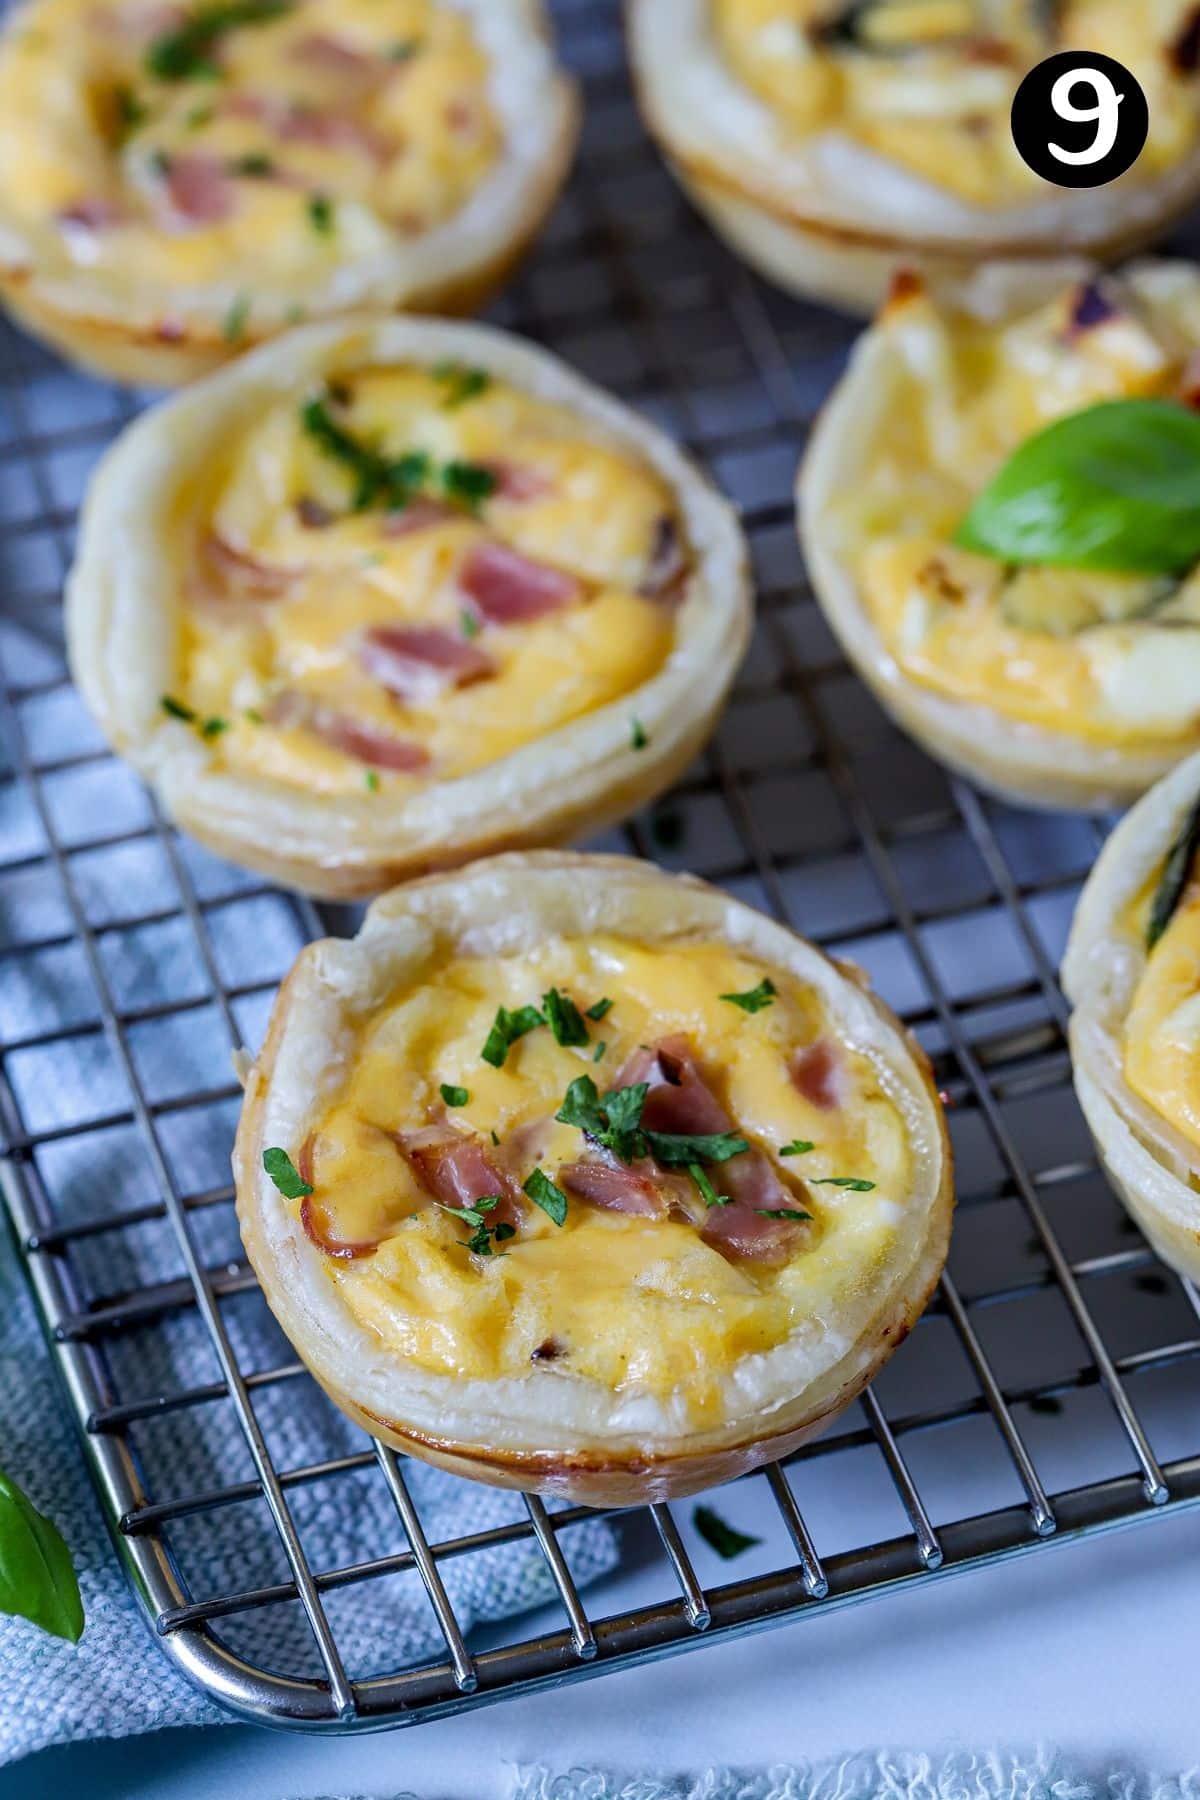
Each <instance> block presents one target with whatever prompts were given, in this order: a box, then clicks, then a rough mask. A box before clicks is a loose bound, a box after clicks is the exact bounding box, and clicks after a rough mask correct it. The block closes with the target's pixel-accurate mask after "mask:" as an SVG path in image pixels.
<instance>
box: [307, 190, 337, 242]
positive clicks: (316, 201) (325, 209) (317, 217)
mask: <svg viewBox="0 0 1200 1800" xmlns="http://www.w3.org/2000/svg"><path fill="white" fill-rule="evenodd" d="M308 222H309V224H310V225H311V226H312V228H313V230H314V231H319V232H320V234H321V236H322V237H329V236H330V235H331V234H332V231H333V226H334V217H333V201H332V200H331V199H330V198H329V195H328V194H310V195H309V196H308Z"/></svg>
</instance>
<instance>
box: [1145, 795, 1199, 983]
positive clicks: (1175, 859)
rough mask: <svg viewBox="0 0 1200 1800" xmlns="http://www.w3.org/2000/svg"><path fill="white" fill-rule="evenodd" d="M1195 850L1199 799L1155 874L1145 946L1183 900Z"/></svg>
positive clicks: (1153, 940)
mask: <svg viewBox="0 0 1200 1800" xmlns="http://www.w3.org/2000/svg"><path fill="white" fill-rule="evenodd" d="M1197 852H1200V801H1197V803H1196V805H1195V806H1194V807H1193V808H1192V810H1191V812H1190V813H1188V815H1187V817H1186V818H1185V819H1184V821H1183V824H1182V825H1181V827H1180V829H1179V832H1178V835H1177V836H1176V838H1175V842H1174V843H1173V844H1172V845H1171V849H1170V853H1169V854H1168V856H1167V860H1166V862H1165V863H1164V864H1163V872H1162V874H1161V876H1160V877H1159V882H1158V887H1157V889H1156V891H1155V895H1154V901H1153V904H1152V905H1151V908H1150V919H1149V923H1148V924H1147V926H1146V948H1147V950H1153V948H1154V946H1155V944H1157V942H1158V940H1159V938H1160V937H1161V936H1162V934H1163V932H1164V931H1165V930H1166V929H1167V926H1168V925H1169V924H1170V923H1171V920H1172V919H1173V918H1174V917H1175V912H1176V909H1177V907H1178V905H1179V902H1180V901H1181V900H1182V899H1183V896H1184V893H1185V892H1186V890H1187V885H1188V882H1189V881H1190V880H1191V877H1192V865H1193V864H1194V863H1195V860H1196V855H1197Z"/></svg>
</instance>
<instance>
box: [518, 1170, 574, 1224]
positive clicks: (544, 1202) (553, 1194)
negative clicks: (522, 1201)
mask: <svg viewBox="0 0 1200 1800" xmlns="http://www.w3.org/2000/svg"><path fill="white" fill-rule="evenodd" d="M525 1192H526V1193H527V1194H528V1195H529V1198H530V1199H531V1200H532V1201H533V1204H534V1205H535V1206H540V1207H541V1209H542V1211H543V1212H544V1213H545V1214H546V1215H547V1216H548V1217H549V1218H551V1219H553V1220H554V1223H555V1224H556V1225H562V1224H563V1223H564V1222H565V1220H566V1216H567V1196H566V1195H565V1194H564V1193H563V1191H562V1189H561V1188H560V1187H555V1185H554V1183H553V1182H552V1181H551V1179H550V1177H549V1176H548V1175H547V1174H546V1171H545V1170H544V1169H535V1170H534V1171H533V1173H532V1175H531V1176H530V1177H529V1180H528V1181H527V1182H526V1183H525Z"/></svg>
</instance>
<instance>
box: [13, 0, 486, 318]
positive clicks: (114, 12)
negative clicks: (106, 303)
mask: <svg viewBox="0 0 1200 1800" xmlns="http://www.w3.org/2000/svg"><path fill="white" fill-rule="evenodd" d="M223 11H224V12H225V13H226V15H227V16H228V17H230V18H236V17H237V15H238V14H239V11H240V13H241V16H242V22H240V23H232V24H230V26H229V28H228V29H226V30H224V31H222V32H221V33H220V34H219V35H218V36H217V37H216V38H214V39H213V41H212V43H211V45H210V46H208V47H205V45H204V44H203V43H202V44H201V45H200V46H199V54H198V55H197V54H192V55H190V56H188V57H185V69H186V72H185V73H183V74H182V75H180V76H179V77H178V78H176V79H167V78H164V76H163V75H162V74H161V73H156V72H155V70H156V66H157V65H156V61H155V59H156V58H161V56H162V54H163V51H164V46H169V45H170V43H171V42H172V34H178V32H179V29H180V26H181V24H182V25H184V26H185V27H186V24H187V21H188V20H189V19H196V18H203V17H204V16H205V15H208V16H211V17H216V16H218V15H220V14H221V13H222V12H223ZM256 14H257V15H258V16H255V15H256ZM174 41H175V42H179V41H180V40H179V39H178V36H176V37H175V40H174ZM488 79H489V76H488V65H487V62H486V59H485V58H484V56H483V54H482V52H481V51H480V49H479V47H478V45H477V44H476V42H475V39H474V36H473V33H472V30H471V27H470V25H469V23H468V22H467V20H466V19H465V18H464V17H463V16H462V15H461V14H460V13H458V12H456V11H455V10H454V9H453V8H451V7H449V6H444V5H441V6H439V5H436V4H434V3H433V0H389V4H388V5H386V6H380V5H379V3H378V0H336V4H335V3H334V0H245V3H242V0H233V4H232V5H230V6H228V7H223V6H222V5H221V4H220V0H218V3H217V4H216V5H212V6H202V7H200V8H199V9H198V10H197V11H196V12H188V11H185V10H184V9H183V8H182V7H180V8H176V7H173V6H171V5H165V6H164V5H162V4H159V3H158V0H117V4H116V5H111V4H107V3H102V0H34V3H33V4H32V5H30V6H27V7H25V8H24V9H23V10H22V12H21V15H20V20H19V23H18V25H17V26H16V27H15V28H14V29H13V30H12V31H11V32H10V33H9V35H8V36H7V37H6V39H5V41H4V47H3V52H2V53H0V185H2V187H3V190H4V194H5V199H6V204H7V205H8V206H10V207H11V208H12V210H13V212H14V214H15V215H16V217H17V218H18V219H20V220H21V221H23V222H25V223H27V224H29V225H32V226H38V225H42V226H46V227H48V228H50V229H53V230H54V231H56V232H57V233H58V234H59V235H60V238H61V242H62V244H63V246H64V247H65V249H66V251H67V253H68V254H69V255H70V256H71V257H72V259H73V260H74V261H75V262H77V263H78V264H80V265H81V266H86V267H89V268H101V269H103V268H106V267H111V268H113V269H119V270H120V271H121V272H122V273H123V274H128V275H129V276H130V277H133V276H134V275H137V276H138V277H140V278H142V279H143V280H145V281H146V282H148V283H151V284H154V285H160V284H161V285H172V284H173V285H177V286H179V287H181V288H183V287H190V286H193V285H202V284H205V283H209V282H221V283H226V284H228V283H229V282H230V281H231V280H232V279H233V278H235V277H244V279H245V282H246V294H247V300H248V302H252V301H253V298H254V295H255V293H261V292H263V291H264V290H271V289H280V290H283V291H284V292H285V293H286V292H288V291H291V290H294V289H295V288H296V287H297V286H303V285H304V284H305V283H307V282H309V281H313V280H319V279H321V278H323V277H325V276H327V275H328V274H329V273H330V272H331V271H332V270H333V269H334V268H335V267H336V266H337V264H338V263H340V262H343V261H345V260H346V259H347V258H348V257H354V258H356V259H357V258H361V257H366V256H369V255H371V254H372V253H374V252H378V251H380V250H384V249H386V248H387V247H388V245H389V244H390V243H392V242H394V241H395V240H396V238H397V237H410V236H413V235H415V234H418V233H420V232H423V231H427V230H429V229H430V228H431V227H433V226H435V225H437V224H439V223H441V222H442V221H443V220H446V219H448V218H450V217H451V215H452V214H454V213H456V212H457V211H459V209H460V208H461V207H462V206H463V205H464V203H465V202H466V201H467V200H468V199H469V197H470V195H471V194H472V192H473V191H474V190H475V188H476V187H477V186H478V185H479V183H480V182H481V181H482V180H483V178H484V177H485V176H486V175H487V174H488V172H489V170H490V169H491V167H492V165H493V164H494V163H495V161H496V160H497V158H498V156H499V154H500V149H501V139H500V131H499V127H498V123H497V120H496V118H495V115H494V113H493V110H492V107H491V104H490V102H489V98H488ZM231 329H232V328H231Z"/></svg>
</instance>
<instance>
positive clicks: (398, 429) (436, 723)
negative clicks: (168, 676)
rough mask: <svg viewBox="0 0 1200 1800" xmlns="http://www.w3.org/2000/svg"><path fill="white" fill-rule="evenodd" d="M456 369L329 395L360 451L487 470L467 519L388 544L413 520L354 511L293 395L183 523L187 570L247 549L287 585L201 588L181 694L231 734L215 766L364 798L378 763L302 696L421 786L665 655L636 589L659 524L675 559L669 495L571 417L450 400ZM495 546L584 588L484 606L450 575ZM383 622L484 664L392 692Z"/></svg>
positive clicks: (461, 514)
mask: <svg viewBox="0 0 1200 1800" xmlns="http://www.w3.org/2000/svg"><path fill="white" fill-rule="evenodd" d="M462 374H463V371H451V370H446V371H443V373H442V374H441V375H440V376H439V375H437V374H434V373H429V372H426V371H423V370H415V369H394V368H393V369H370V370H362V371H358V372H355V373H353V374H351V375H347V376H345V377H343V379H342V380H341V381H339V382H336V383H335V384H334V392H335V394H336V399H334V398H328V405H329V408H330V412H331V415H336V418H337V421H338V423H339V425H340V426H341V427H343V428H344V429H345V430H346V431H348V432H349V433H351V434H352V435H353V437H354V439H355V440H356V441H357V442H359V443H361V444H364V445H370V446H372V447H373V448H374V449H376V450H378V451H381V452H382V453H383V454H384V455H386V456H387V457H389V458H399V457H402V456H404V455H406V454H408V453H410V452H413V451H419V452H421V453H423V454H424V455H425V456H426V457H427V458H428V462H429V469H430V475H429V477H428V485H430V486H431V487H434V488H436V485H437V482H438V479H439V477H438V472H439V471H442V470H444V469H445V468H446V466H447V465H448V464H454V463H465V464H467V465H468V466H469V467H471V468H475V469H478V468H480V467H483V468H485V469H486V470H488V471H490V472H495V473H497V474H498V480H499V485H498V486H497V488H496V490H495V492H494V493H493V494H492V495H491V496H490V497H489V498H487V499H486V500H485V501H484V502H483V503H482V505H481V506H480V507H479V508H478V510H477V511H475V512H472V511H470V510H467V509H465V508H458V509H453V510H452V509H445V510H446V516H444V517H442V518H440V519H439V518H437V517H436V516H435V517H434V518H433V519H432V520H431V521H430V522H429V523H427V524H425V525H423V526H421V527H420V528H419V529H412V530H404V531H402V532H401V534H400V535H396V528H397V527H403V526H404V525H405V514H404V513H403V512H400V513H397V514H394V515H390V514H389V513H387V512H386V511H384V510H382V509H380V508H374V507H372V508H368V509H365V510H362V511H354V510H353V500H354V487H355V483H354V478H353V475H352V472H351V471H350V470H349V469H348V468H347V467H346V465H345V463H344V462H342V461H340V460H339V459H338V458H337V457H335V456H331V455H330V454H329V452H328V451H327V450H326V449H325V448H323V447H322V445H321V443H320V442H319V441H318V440H317V439H316V438H315V437H314V436H313V434H312V432H311V431H310V430H308V429H306V427H305V424H304V421H303V406H302V403H301V401H300V400H299V399H298V398H296V397H289V398H288V399H287V400H285V401H281V402H280V403H279V405H278V406H277V407H275V408H273V409H271V410H269V411H267V412H266V413H265V415H264V416H263V417H262V418H261V420H260V421H259V422H258V423H257V425H256V426H255V427H254V428H253V429H252V430H251V431H249V432H248V433H247V434H246V436H245V437H244V438H243V439H242V440H241V441H240V442H238V443H235V444H232V445H231V446H230V451H229V457H228V461H227V463H226V465H225V466H224V467H223V468H222V469H221V471H220V472H219V475H218V477H217V478H216V480H215V482H214V485H213V488H212V491H211V492H209V493H208V494H206V495H204V496H202V497H201V499H200V501H199V503H198V505H197V508H196V516H195V517H194V518H193V519H192V520H191V521H189V523H188V524H187V525H186V526H185V527H184V531H183V541H184V545H185V550H184V561H185V563H186V562H190V563H191V564H192V565H193V566H195V565H196V564H197V563H199V564H203V562H204V558H205V554H206V549H205V546H206V545H208V544H211V542H212V541H213V539H214V536H215V539H216V541H217V542H218V543H220V544H222V545H233V546H236V547H237V552H238V554H239V556H241V557H242V558H243V559H245V561H246V566H247V568H248V569H249V571H250V579H251V581H252V582H253V581H254V580H255V579H256V571H257V570H259V569H267V570H270V571H280V570H282V571H285V572H287V571H291V572H292V576H293V578H292V579H290V580H289V581H288V582H287V585H286V587H285V590H284V591H283V592H282V593H280V594H277V595H276V596H275V597H273V598H267V599H263V598H255V597H253V596H251V597H249V598H242V599H240V600H239V599H237V598H233V599H230V598H229V596H228V594H226V593H224V592H223V591H222V588H221V585H220V578H219V575H218V577H216V578H215V579H216V586H215V588H214V586H213V583H212V580H209V581H208V582H207V583H206V582H205V580H204V579H201V580H200V581H199V582H197V580H196V579H195V578H193V580H192V588H191V597H190V601H189V603H188V604H187V605H186V607H185V628H184V633H183V643H182V645H181V658H180V669H181V676H180V683H179V686H178V689H177V692H176V694H175V695H174V696H173V698H177V699H178V700H180V701H181V702H182V703H183V704H184V705H185V706H186V707H188V708H190V709H191V710H192V711H193V712H194V713H195V714H196V715H197V718H198V719H199V720H201V721H204V720H213V719H215V720H219V721H220V722H221V724H222V725H223V726H224V727H225V729H222V730H221V731H220V735H219V736H214V737H213V738H212V739H211V742H212V748H213V751H214V755H215V758H216V760H217V763H218V765H219V766H223V767H225V768H229V769H234V770H237V771H239V772H243V773H253V774H256V775H259V776H264V777H268V778H270V779H274V780H278V781H281V782H287V783H291V784H293V785H296V786H300V787H305V788H307V789H309V790H311V791H314V792H321V793H339V792H360V793H361V791H362V788H363V783H364V764H366V765H368V766H371V765H372V761H373V759H372V757H371V756H370V755H369V754H359V755H354V754H347V753H346V751H344V750H343V749H341V748H338V747H335V745H334V744H332V743H331V742H329V741H327V738H326V737H322V736H321V735H320V734H318V733H317V732H315V731H314V730H313V729H312V727H311V722H306V720H305V717H304V709H305V707H306V706H308V707H310V708H311V707H316V708H324V709H326V711H327V712H329V713H332V714H335V715H337V716H338V717H340V718H344V719H352V720H353V721H355V723H356V725H357V726H359V727H362V728H365V729H367V730H371V731H377V732H379V733H381V734H384V735H385V736H386V738H387V739H389V740H391V739H396V740H400V741H402V742H403V743H405V744H409V745H413V746H416V747H417V748H418V750H419V751H421V752H423V753H424V754H425V755H427V757H428V762H427V764H426V766H425V767H423V768H421V769H419V770H416V771H415V772H413V773H407V772H396V771H394V770H389V769H387V768H386V767H384V766H383V765H382V763H381V764H380V766H379V767H378V769H377V771H376V770H375V769H374V768H372V772H371V773H370V774H369V775H368V776H367V777H366V779H367V781H368V784H369V785H370V786H371V787H372V788H374V787H376V786H377V785H381V786H383V787H384V788H385V789H392V790H395V791H399V790H403V789H406V788H407V789H415V788H416V786H417V785H418V784H420V783H422V782H424V781H427V780H429V779H439V780H444V779H450V778H453V777H455V776H458V775H463V774H466V773H468V772H469V771H471V770H473V769H478V768H481V767H483V766H484V765H486V764H490V763H493V762H495V761H496V760H498V759H499V758H500V757H502V756H504V755H506V754H507V753H509V752H510V751H512V750H515V749H516V748H518V747H519V746H520V745H522V744H526V743H528V742H530V741H532V740H533V739H535V738H539V737H542V736H544V735H545V734H546V733H548V732H551V731H554V730H555V729H556V728H557V727H559V726H561V725H564V724H566V723H567V722H569V721H570V720H573V719H578V718H580V717H581V716H582V715H584V714H586V713H589V712H592V711H594V710H595V709H597V708H599V707H602V706H605V705H607V704H609V703H611V702H613V701H616V700H619V699H620V698H622V697H623V696H625V695H630V694H632V693H633V692H634V690H635V689H637V688H639V687H640V686H642V685H643V684H644V683H645V682H646V681H648V680H649V679H650V678H651V677H652V676H653V675H654V674H655V673H656V672H657V671H658V669H659V668H660V667H661V665H662V664H663V662H664V660H665V659H666V657H667V655H668V654H669V652H670V649H671V646H672V643H673V641H674V611H673V606H672V604H671V602H670V600H669V598H663V597H661V596H660V597H654V596H653V595H650V597H646V596H644V595H643V594H642V593H641V592H640V591H639V589H641V588H642V587H643V586H645V585H646V584H647V583H650V584H652V583H653V580H654V575H655V569H656V562H657V561H660V560H661V549H662V544H663V540H664V533H666V534H667V535H668V538H669V541H670V542H671V543H672V544H673V545H677V546H678V547H679V549H680V552H681V553H682V537H681V535H680V533H679V528H678V526H677V524H676V516H675V507H674V502H673V497H672V495H671V493H670V491H669V489H668V488H667V487H666V485H665V484H664V483H663V482H662V481H661V480H660V479H659V477H658V476H657V475H656V474H655V473H654V472H653V471H652V470H651V469H649V468H648V467H647V466H646V465H644V464H642V463H639V462H638V461H637V460H636V459H635V458H634V457H633V456H632V455H630V454H628V453H626V452H623V451H620V450H617V449H615V448H613V447H611V446H610V445H608V444H605V443H603V442H600V441H598V440H596V439H595V438H589V437H587V436H585V435H584V428H583V427H582V426H581V424H580V421H579V419H578V417H577V416H576V415H574V414H573V413H571V412H570V411H568V410H567V409H565V408H563V407H560V406H556V405H550V404H548V403H546V402H543V401H538V400H534V399H532V398H531V397H530V396H528V395H526V394H522V393H519V392H518V391H516V390H515V389H513V388H511V387H509V386H507V385H506V384H504V383H501V382H498V381H493V382H491V383H489V385H488V386H487V387H486V388H485V389H484V391H483V392H481V393H479V394H477V395H475V396H474V397H472V398H470V399H469V400H466V401H465V402H463V403H461V404H453V397H454V382H455V381H456V380H457V379H459V377H461V375H462ZM510 490H511V492H510ZM411 505H412V506H413V507H414V508H419V507H421V506H422V501H421V499H420V498H419V497H418V498H417V499H415V500H414V501H413V502H412V503H411ZM417 516H418V515H416V514H414V517H417ZM314 519H315V520H316V521H317V523H315V524H314V523H311V522H306V521H312V520H314ZM189 544H190V545H194V548H192V549H190V552H189V550H188V548H187V546H188V545H189ZM497 544H499V545H504V546H507V547H509V548H510V549H512V550H514V551H515V552H517V553H519V554H520V555H521V556H523V557H526V558H528V559H530V560H531V561H532V562H535V563H537V564H538V565H540V566H541V567H542V568H543V569H552V570H555V571H559V572H560V573H565V574H567V575H569V576H573V577H575V578H576V579H577V582H578V584H579V585H578V590H577V593H576V597H575V598H573V599H571V600H570V601H568V603H567V604H565V605H563V606H561V607H559V608H558V609H557V610H555V611H553V612H550V613H548V614H546V615H545V616H543V617H541V618H537V619H528V620H525V621H523V622H519V623H512V624H497V623H490V622H489V620H488V619H487V617H486V616H483V617H481V616H480V615H479V614H478V613H477V612H476V611H474V610H473V609H472V604H471V602H470V600H469V597H468V595H467V594H466V593H465V592H464V590H463V588H462V586H461V585H460V579H459V578H460V575H461V572H462V570H463V567H464V564H465V563H466V561H467V559H468V558H469V557H470V556H471V554H472V552H473V551H477V550H478V549H479V547H480V546H489V545H497ZM234 579H235V583H236V579H237V576H236V571H235V577H234ZM389 626H392V627H395V626H407V627H412V626H421V627H425V626H435V627H439V628H442V629H444V630H445V631H446V632H448V633H450V634H451V635H452V636H453V637H454V638H456V639H461V640H463V641H464V642H469V643H470V644H471V645H472V646H473V647H474V648H475V649H477V650H479V651H481V652H482V653H483V654H484V655H485V656H486V657H487V658H488V659H489V661H490V664H491V671H492V672H491V673H490V674H488V675H487V676H486V678H484V679H473V680H471V681H470V682H469V683H467V684H466V685H462V686H459V687H452V688H448V689H445V690H443V691H441V692H438V693H433V694H430V695H428V696H425V697H419V698H416V699H411V700H401V699H398V698H396V697H395V696H394V694H393V693H391V692H389V691H388V689H387V688H385V687H384V686H383V685H382V683H381V682H380V680H379V679H377V678H376V676H375V675H374V674H373V673H372V672H371V670H370V668H369V667H368V666H367V665H366V664H364V662H363V660H362V655H363V651H362V645H363V634H364V633H365V632H366V631H368V630H369V629H372V628H378V627H389ZM632 729H633V726H632V709H631V731H632Z"/></svg>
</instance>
